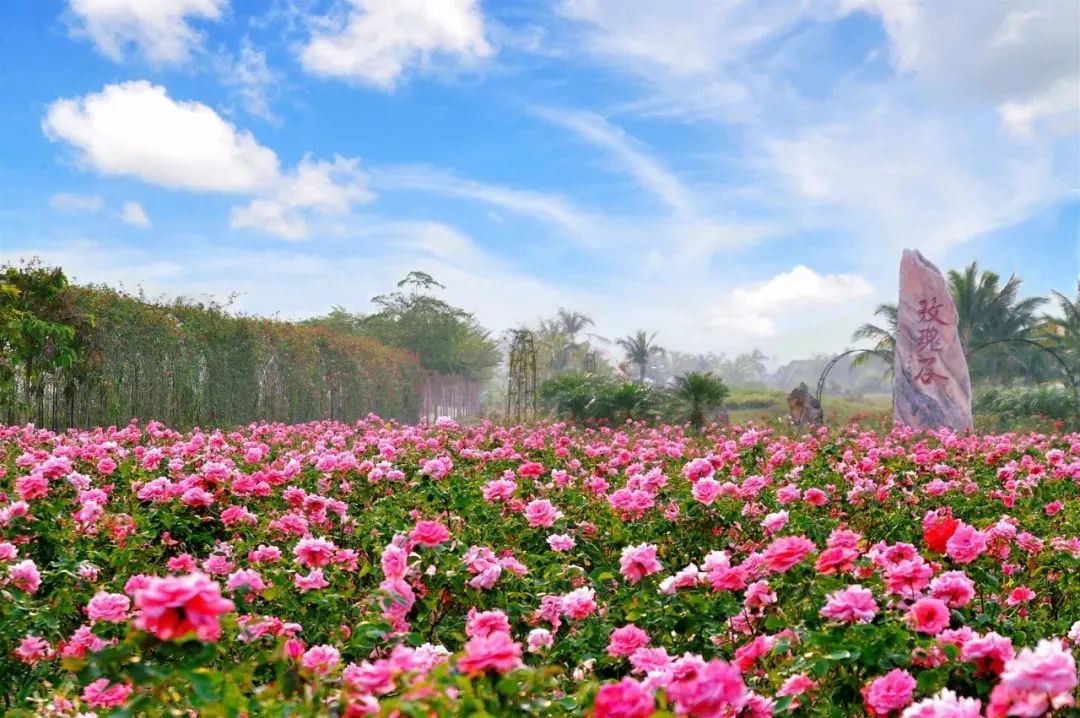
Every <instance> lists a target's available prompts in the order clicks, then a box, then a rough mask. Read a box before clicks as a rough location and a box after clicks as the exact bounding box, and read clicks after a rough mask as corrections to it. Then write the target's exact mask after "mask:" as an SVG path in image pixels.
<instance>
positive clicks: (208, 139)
mask: <svg viewBox="0 0 1080 718" xmlns="http://www.w3.org/2000/svg"><path fill="white" fill-rule="evenodd" d="M42 124H43V127H44V130H45V134H46V135H47V136H48V137H49V139H51V140H54V141H56V140H63V141H65V142H67V143H68V144H70V145H72V146H73V147H74V148H75V149H76V150H77V151H78V158H79V160H80V161H81V163H82V164H84V165H86V166H89V167H91V168H93V169H95V170H97V171H98V172H100V173H102V174H106V175H125V176H129V177H135V178H137V179H140V180H143V181H144V182H150V183H152V184H157V185H161V186H163V187H170V188H173V189H185V190H192V191H197V192H207V191H218V192H244V191H252V190H255V189H258V188H260V187H264V186H266V185H267V184H269V183H271V182H273V180H274V178H275V177H276V176H277V173H278V159H277V155H275V154H274V152H273V150H270V149H269V148H267V147H263V146H262V145H260V144H259V143H258V142H257V141H256V140H255V138H254V137H253V136H252V135H251V133H250V132H243V131H241V130H238V129H237V128H236V127H235V126H234V125H232V124H230V123H228V122H226V121H225V120H223V119H222V118H221V117H220V116H219V115H218V114H217V113H216V112H215V111H214V110H213V109H211V108H210V107H207V106H206V105H204V104H202V103H199V102H183V101H176V100H173V99H172V98H170V97H169V95H168V93H167V92H166V90H165V88H164V87H162V86H160V85H152V84H150V83H149V82H146V81H144V80H142V81H136V82H125V83H121V84H118V85H106V86H105V88H104V89H103V90H101V91H100V92H96V93H91V94H88V95H85V96H84V97H77V98H69V99H61V100H57V101H55V102H53V103H52V104H51V105H49V108H48V110H47V112H46V115H45V119H44V121H43V123H42Z"/></svg>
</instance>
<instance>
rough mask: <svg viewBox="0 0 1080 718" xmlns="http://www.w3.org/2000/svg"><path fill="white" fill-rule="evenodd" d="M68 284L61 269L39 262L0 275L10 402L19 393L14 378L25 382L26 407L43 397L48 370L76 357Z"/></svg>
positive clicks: (4, 378)
mask: <svg viewBox="0 0 1080 718" xmlns="http://www.w3.org/2000/svg"><path fill="white" fill-rule="evenodd" d="M67 288H68V280H67V277H66V276H65V275H64V272H63V271H62V270H61V269H60V268H58V267H43V266H41V265H40V264H37V263H36V262H31V263H27V264H24V265H22V266H20V267H14V266H9V267H6V268H4V271H3V275H2V276H0V345H2V348H3V360H2V363H0V367H2V368H0V383H2V386H3V389H4V393H5V394H6V395H7V397H8V400H9V401H12V400H14V399H15V398H16V396H17V394H18V393H19V392H18V391H17V389H16V382H18V381H21V382H22V402H23V404H24V408H25V409H29V408H30V407H32V406H33V404H34V401H35V399H36V400H37V401H38V402H40V401H41V400H42V398H43V397H44V387H45V383H44V381H43V377H44V376H45V375H46V374H47V373H49V372H52V371H56V370H59V369H62V368H66V367H70V366H71V365H72V364H73V363H74V361H75V357H76V355H77V342H78V340H77V337H76V332H75V326H74V325H73V323H72V322H71V320H72V319H73V317H72V316H71V311H70V307H69V305H68V303H67V302H66V291H67Z"/></svg>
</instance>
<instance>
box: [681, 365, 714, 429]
mask: <svg viewBox="0 0 1080 718" xmlns="http://www.w3.org/2000/svg"><path fill="white" fill-rule="evenodd" d="M727 395H728V388H727V386H726V385H725V384H724V382H723V380H722V379H720V378H719V377H716V376H713V373H712V372H709V371H706V372H696V371H691V372H686V373H685V374H683V375H682V376H677V377H675V384H674V386H672V387H671V397H672V399H673V402H674V405H675V409H676V412H677V413H678V414H679V415H680V416H681V417H683V418H684V420H685V421H687V422H689V424H690V426H692V427H693V428H694V430H695V431H701V427H702V426H704V425H705V420H706V418H707V417H708V415H709V414H710V413H711V412H713V411H715V410H716V409H719V408H720V407H722V406H723V405H724V398H725V397H727Z"/></svg>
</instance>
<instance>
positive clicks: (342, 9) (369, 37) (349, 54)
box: [300, 0, 493, 89]
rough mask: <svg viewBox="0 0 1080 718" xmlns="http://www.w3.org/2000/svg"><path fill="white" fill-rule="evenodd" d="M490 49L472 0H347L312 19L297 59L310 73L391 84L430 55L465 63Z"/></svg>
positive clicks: (421, 65) (383, 86) (380, 85)
mask: <svg viewBox="0 0 1080 718" xmlns="http://www.w3.org/2000/svg"><path fill="white" fill-rule="evenodd" d="M492 52H493V50H492V47H491V45H490V44H489V43H488V41H487V39H486V37H485V30H484V16H483V13H482V11H481V9H480V5H479V3H478V1H477V0H348V2H347V3H346V2H341V3H339V4H338V6H337V12H335V13H333V14H332V15H330V16H327V17H323V18H317V19H315V21H314V29H313V32H312V36H311V38H310V40H309V42H308V43H307V44H306V45H305V46H304V47H303V49H302V50H301V53H300V60H301V62H302V64H303V66H304V68H305V69H306V70H308V71H309V72H312V73H314V74H318V75H326V76H330V77H338V78H343V79H347V80H352V81H355V82H359V83H363V84H366V85H371V86H373V87H377V88H380V89H392V88H394V87H395V86H396V85H398V84H399V83H400V82H401V80H402V78H403V76H404V75H405V73H406V72H408V71H409V70H411V69H413V68H419V69H421V70H423V69H427V68H428V67H429V66H430V65H431V64H432V62H433V58H434V57H435V56H438V55H441V56H446V57H449V58H451V59H452V60H454V61H457V62H460V63H470V62H475V61H477V60H479V59H482V58H484V57H487V56H489V55H491V54H492Z"/></svg>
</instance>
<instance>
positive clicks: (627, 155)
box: [537, 109, 693, 214]
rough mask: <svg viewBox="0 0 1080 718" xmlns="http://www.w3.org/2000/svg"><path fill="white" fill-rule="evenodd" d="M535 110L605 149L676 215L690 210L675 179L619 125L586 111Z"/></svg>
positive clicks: (684, 193)
mask: <svg viewBox="0 0 1080 718" xmlns="http://www.w3.org/2000/svg"><path fill="white" fill-rule="evenodd" d="M537 112H538V114H539V115H540V116H541V117H544V118H545V119H547V120H549V121H551V122H554V123H556V124H558V125H560V126H562V127H565V128H566V129H568V130H570V131H571V132H573V133H574V134H576V135H578V136H579V137H581V138H582V139H583V140H585V141H586V142H589V143H590V144H593V145H595V146H597V147H600V148H602V149H603V150H605V151H606V152H608V153H609V154H610V155H611V156H612V158H614V160H615V161H616V162H617V163H618V164H619V166H620V167H621V168H622V169H623V170H624V171H625V172H627V173H628V174H629V175H630V176H631V177H632V178H633V179H634V180H635V181H636V182H637V183H638V184H640V185H641V187H642V188H644V189H645V190H646V191H648V192H650V193H651V194H653V195H654V196H656V197H657V198H658V199H659V200H660V201H662V202H663V203H664V204H666V205H667V206H668V207H669V208H670V209H672V210H673V211H675V212H677V213H680V214H687V213H690V212H691V211H692V205H693V203H692V202H691V200H690V197H689V193H688V192H687V190H686V188H685V187H683V184H682V182H680V181H679V178H678V177H676V176H675V175H674V174H673V173H672V172H671V171H670V170H668V169H667V167H665V166H664V165H663V163H662V162H660V161H659V160H658V159H656V157H654V156H653V155H651V154H650V153H649V152H648V151H647V150H646V149H645V148H644V147H643V146H642V145H641V143H639V142H638V141H637V140H635V139H634V138H633V137H631V136H630V135H628V134H627V133H626V132H625V131H623V130H622V128H620V127H616V126H615V125H612V124H611V123H610V122H608V121H607V120H605V119H604V118H603V117H601V116H599V115H596V114H593V113H590V112H580V111H571V110H553V109H541V110H538V111H537Z"/></svg>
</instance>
